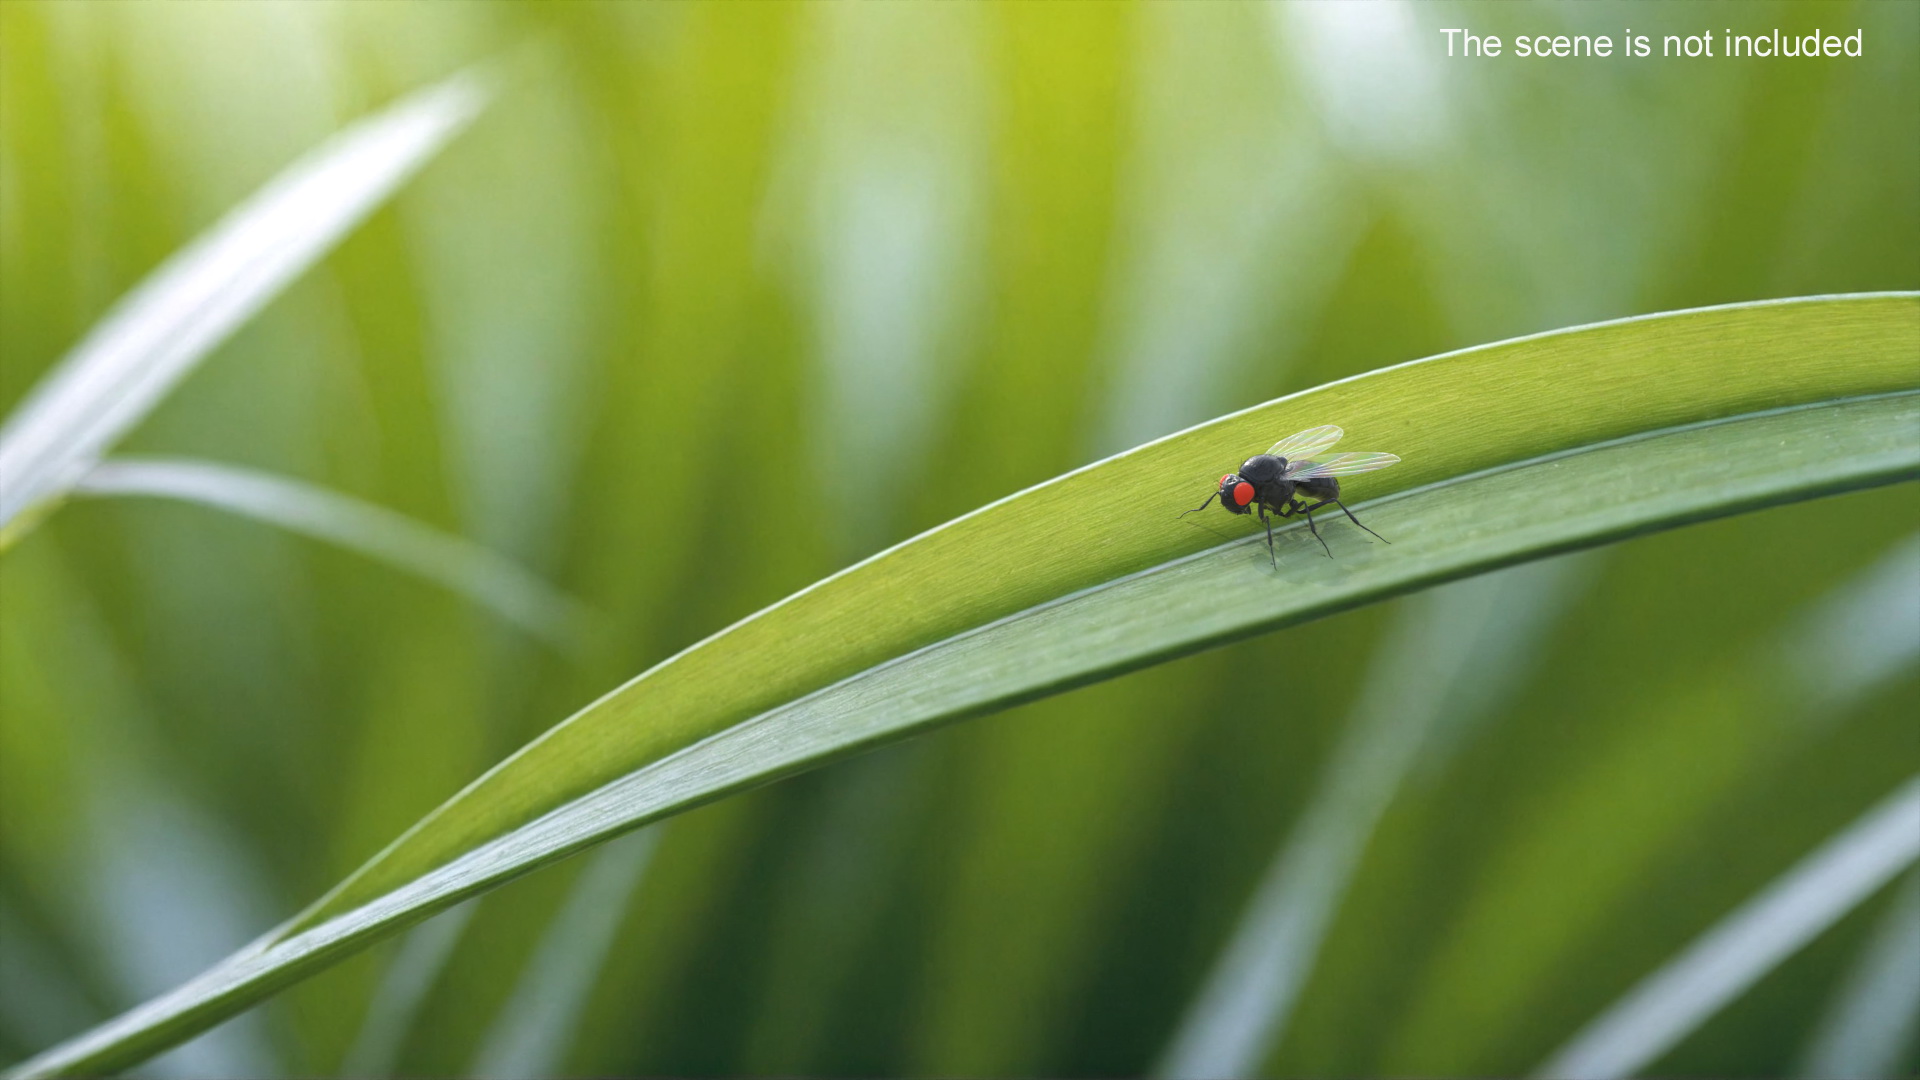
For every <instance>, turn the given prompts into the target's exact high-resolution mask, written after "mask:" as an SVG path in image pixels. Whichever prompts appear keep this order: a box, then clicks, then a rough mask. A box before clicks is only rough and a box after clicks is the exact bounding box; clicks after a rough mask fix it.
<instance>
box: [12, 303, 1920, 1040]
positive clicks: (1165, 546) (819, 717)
mask: <svg viewBox="0 0 1920 1080" xmlns="http://www.w3.org/2000/svg"><path fill="white" fill-rule="evenodd" d="M1916 356H1920V298H1916V297H1915V296H1913V295H1909V294H1898V295H1877V296H1861V297H1832V298H1817V299H1810V300H1801V301H1782V302H1772V303H1762V304H1751V305H1739V306H1734V307H1726V308H1715V309H1706V310H1701V311H1693V312H1683V313H1677V314H1672V315H1665V316H1655V317H1647V318H1641V319H1632V320H1626V321H1622V322H1617V323H1607V324H1601V325H1597V326H1591V327H1583V328H1578V329H1574V330H1569V331H1562V332H1557V333H1553V334H1546V335H1539V336H1536V337H1532V338H1525V339H1520V340H1517V341H1512V342H1504V343H1501V344H1497V345H1492V346H1487V347H1484V348H1479V349H1471V350H1465V351H1462V352H1459V353H1452V354H1447V355H1445V356H1441V357H1436V358H1433V359H1431V360H1426V361H1421V362H1416V363H1411V364H1405V365H1401V366H1399V367H1395V368H1389V369H1385V370H1383V371H1378V372H1373V373H1371V374H1368V375H1365V376H1361V377H1358V378H1354V379H1348V380H1344V381H1342V382H1338V383H1333V384H1330V385H1328V386H1324V387H1319V388H1317V389H1314V390H1310V391H1306V392H1304V393H1301V394H1297V395H1294V396H1292V397H1289V398H1284V399H1281V400H1279V401H1276V402H1272V403H1269V404H1267V405H1263V406H1260V407H1258V408H1255V409H1250V410H1247V411H1245V412H1242V413H1237V414H1234V415H1232V416H1229V417H1225V418H1222V419H1221V420H1218V421H1215V422H1213V423H1210V424H1206V425H1202V426H1201V427H1198V428H1194V429H1192V430H1189V431H1186V432H1182V433H1180V434H1178V435H1175V436H1171V437H1169V438H1166V439H1163V440H1160V441H1158V442H1155V443H1150V444H1148V445H1146V446H1143V447H1140V448H1137V449H1136V450H1133V451H1130V452H1128V453H1126V454H1122V455H1120V456H1118V457H1115V458H1112V459H1109V460H1107V461H1103V462H1100V463H1098V464H1096V465H1093V466H1089V467H1088V468H1085V469H1081V470H1078V471H1076V472H1073V473H1069V474H1067V475H1065V476H1063V477H1060V478H1057V479H1055V480H1053V481H1050V482H1048V483H1046V484H1042V485H1040V486H1038V487H1035V488H1032V489H1030V490H1028V491H1025V492H1021V493H1020V494H1018V495H1015V496H1012V497H1010V498H1007V499H1004V500H1001V501H1000V502H997V503H994V504H992V505H990V506H988V507H985V508H983V509H981V510H979V511H976V512H975V513H973V514H969V515H967V516H965V517H963V518H960V519H957V520H955V521H953V522H950V523H949V524H947V525H945V526H943V527H941V528H939V529H935V530H933V531H931V532H929V533H926V534H924V535H922V536H920V537H917V538H915V539H914V540H911V541H909V542H907V543H905V544H902V545H900V546H899V547H896V548H894V549H891V550H889V551H887V552H883V553H881V554H880V555H878V556H875V557H874V558H872V559H869V560H867V561H866V562H864V563H861V564H860V565H858V566H855V567H853V568H851V569H849V570H847V571H844V572H842V573H840V574H838V575H835V576H834V577H831V578H828V579H826V580H825V581H822V582H820V583H818V584H816V585H815V586H813V587H811V588H809V589H807V590H804V591H802V592H801V593H798V594H795V595H794V596H793V597H790V598H788V599H787V600H785V601H783V602H781V603H780V604H777V605H775V606H773V607H772V608H769V609H767V610H766V611H763V612H761V613H760V614H758V615H756V616H754V617H752V618H749V619H747V620H744V621H742V622H741V623H738V624H736V625H735V626H733V627H731V628H729V629H728V630H726V631H723V632H722V633H720V634H717V635H715V636H714V637H712V638H709V639H708V640H706V641H704V642H702V643H700V644H699V645H697V646H695V647H693V648H691V649H688V650H687V651H685V652H683V653H681V654H680V655H678V656H676V657H674V658H672V659H670V660H668V661H667V662H665V663H663V664H661V665H659V666H657V667H655V668H654V669H652V670H651V671H649V672H647V673H646V674H644V675H642V676H640V677H639V678H637V679H635V680H633V681H632V682H629V683H628V684H626V685H625V686H622V687H620V688H619V689H617V690H615V691H614V692H613V693H611V694H609V695H607V696H606V697H604V698H602V699H601V700H599V701H597V702H595V703H594V704H592V705H590V706H589V707H588V708H586V709H584V710H582V711H581V712H580V713H578V714H576V715H575V716H574V717H573V718H571V719H570V720H568V721H567V722H566V723H563V724H561V725H560V726H558V727H556V728H554V729H553V730H551V731H549V732H548V733H547V734H546V735H544V736H542V737H541V738H540V739H538V740H536V741H535V742H534V743H532V744H530V745H529V746H527V747H526V748H524V749H523V750H521V751H520V752H519V753H517V754H516V755H514V756H513V757H512V758H510V759H508V760H507V761H506V762H504V763H502V764H501V765H500V766H497V767H496V768H495V769H494V770H492V771H491V772H489V773H488V774H487V775H485V776H483V777H481V778H480V779H479V780H477V781H475V782H474V783H473V784H472V785H470V786H469V787H468V788H467V789H466V790H465V791H463V792H462V793H461V794H460V795H458V796H456V797H455V798H454V799H453V800H451V801H449V802H448V803H447V804H445V805H444V806H442V807H441V808H440V809H439V810H437V811H435V812H434V813H433V814H432V815H429V816H428V817H427V818H426V819H424V820H423V821H422V822H421V823H420V824H418V825H417V826H415V827H414V828H413V829H412V830H410V831H409V832H408V833H407V834H406V835H405V836H403V837H401V838H400V839H399V840H398V841H396V842H395V843H394V844H393V845H391V846H390V847H389V848H388V849H387V850H386V851H384V852H382V853H381V854H380V855H379V856H377V857H376V858H375V859H373V860H372V861H371V862H369V863H368V864H367V865H366V866H365V867H363V868H362V869H361V870H360V871H359V872H357V873H356V874H355V875H354V876H353V877H351V878H350V879H348V881H346V882H345V883H343V884H342V885H341V886H340V887H339V888H337V889H335V890H334V891H333V892H332V893H330V894H329V895H328V896H327V897H325V898H323V899H322V900H321V901H320V902H319V903H318V904H316V905H315V906H314V907H313V908H312V909H310V910H309V911H307V912H306V913H304V914H303V915H301V916H300V917H298V918H296V919H295V920H293V921H292V922H290V923H288V924H287V925H286V926H284V927H282V928H281V929H280V930H278V931H276V932H275V933H273V934H271V935H269V936H267V937H265V938H263V939H262V940H261V941H259V942H257V943H256V944H255V945H254V946H252V947H250V948H249V949H247V950H244V951H242V952H241V953H239V954H237V955H235V956H234V957H232V958H230V959H229V960H227V961H225V962H223V963H222V964H220V965H219V966H217V967H215V968H214V969H211V970H209V971H208V972H206V973H205V974H203V975H202V976H200V977H198V978H196V979H195V980H194V981H192V982H191V983H188V984H186V985H184V986H182V987H180V988H179V989H177V990H176V991H174V992H172V993H170V994H168V995H165V996H164V997H161V998H158V999H155V1000H154V1001H151V1002H148V1003H147V1004H145V1005H143V1006H141V1007H140V1008H138V1009H135V1010H133V1011H132V1012H129V1013H127V1014H125V1015H123V1016H121V1017H119V1018H117V1019H115V1020H113V1021H110V1022H109V1023H107V1024H105V1025H103V1026H101V1027H100V1028H97V1029H95V1030H94V1031H92V1032H89V1033H86V1034H84V1035H82V1036H80V1037H78V1038H76V1039H74V1040H72V1041H70V1042H68V1043H66V1044H63V1045H62V1046H60V1047H56V1048H55V1049H53V1050H50V1051H48V1052H47V1053H45V1054H43V1055H41V1056H39V1057H37V1058H35V1059H33V1060H31V1061H28V1062H26V1063H24V1064H23V1065H22V1066H21V1067H20V1069H19V1072H20V1073H21V1074H22V1075H44V1074H55V1073H63V1072H95V1071H99V1070H101V1069H106V1068H113V1067H117V1066H121V1065H125V1064H128V1063H131V1062H133V1061H136V1060H139V1059H140V1058H141V1057H142V1056H144V1055H146V1054H150V1053H152V1052H154V1051H155V1050H157V1049H160V1048H162V1047H164V1046H166V1045H169V1044H170V1043H172V1042H175V1041H178V1040H179V1039H181V1038H184V1037H186V1036H188V1035H190V1034H192V1033H193V1032H194V1031H197V1030H200V1029H202V1028H204V1027H206V1026H208V1025H210V1024H212V1023H214V1022H216V1021H217V1020H219V1019H220V1018H221V1017H224V1016H227V1015H231V1014H232V1013H233V1012H236V1011H238V1010H239V1009H241V1008H244V1007H245V1006H246V1005H247V1004H249V1003H251V1002H253V1001H257V1000H259V999H260V998H261V997H263V996H265V995H266V994H268V993H271V992H272V991H273V990H274V989H276V988H278V987H280V986H284V985H286V984H287V983H289V982H292V981H294V980H296V979H298V978H300V977H302V976H303V975H305V974H307V973H309V972H311V971H312V970H315V969H316V968H318V967H320V966H323V965H324V964H326V963H329V962H331V961H332V960H334V959H337V958H339V957H340V956H342V955H344V954H345V953H347V952H349V951H351V950H353V949H355V948H357V947H360V946H361V945H364V944H365V943H366V942H368V941H371V940H373V939H375V938H377V937H379V936H381V935H383V934H385V933H389V932H392V931H394V930H397V929H399V928H401V927H403V926H405V925H408V924H410V923H412V922H414V921H417V920H418V919H420V918H423V917H425V916H426V915H428V914H431V913H432V912H433V911H435V910H439V909H440V908H443V907H445V906H447V905H449V904H452V903H454V902H457V901H458V900H459V899H461V898H462V897H465V896H468V895H472V894H474V893H477V892H479V891H481V890H484V889H486V888H488V887H491V886H492V885H495V884H498V883H499V882H501V881H504V880H507V879H508V878H511V877H513V876H515V875H518V874H521V873H524V872H526V871H527V870H530V869H532V868H534V867H536V866H539V865H542V864H545V863H547V862H551V861H553V860H555V859H559V858H561V857H564V856H565V855H567V854H569V853H572V852H574V851H577V850H579V849H581V848H584V847H586V846H588V845H591V844H593V843H595V842H597V841H598V840H601V839H604V838H605V837H607V836H609V835H612V834H614V833H617V832H620V831H623V830H625V829H628V828H631V827H633V826H635V825H637V824H641V823H643V822H646V821H650V820H655V819H658V818H662V817H665V816H668V815H670V814H673V813H676V812H679V811H681V810H684V809H687V808H689V807H692V806H695V805H698V804H700V803H703V802H706V801H710V800H712V799H715V798H719V797H721V796H723V795H725V794H728V793H731V792H734V791H738V790H741V789H744V788H747V787H751V786H754V785H757V784H762V783H765V782H767V781H769V780H771V779H775V778H777V777H780V776H784V775H788V774H791V773H793V772H797V771H800V770H802V769H805V768H809V767H812V766H814V765H818V764H821V763H823V762H826V761H829V760H833V759H836V758H840V757H844V756H847V755H850V754H853V753H856V752H858V751H860V750H862V749H865V748H867V747H870V746H873V745H877V744H879V743H883V742H886V741H890V740H895V739H899V738H903V737H905V736H906V735H908V734H911V733H913V732H916V731H920V730H924V729H926V728H928V727H930V726H933V725H935V724H939V723H943V722H949V721H953V720H957V719H961V718H964V717H968V716H974V715H979V714H981V713H984V712H988V711H991V710H994V709H998V708H1003V707H1006V706H1008V705H1011V704H1014V703H1017V702H1020V701H1025V700H1030V699H1033V698H1036V697H1039V696H1043V695H1045V694H1049V693H1054V692H1058V691H1061V690H1064V689H1068V688H1070V687H1073V686H1077V685H1081V684H1084V683H1087V682H1091V681H1094V680H1097V679H1100V678H1103V677H1107V676H1111V675H1114V674H1118V673H1120V672H1124V671H1127V670H1131V669H1134V668H1138V667H1140V666H1143V665H1146V664H1151V663H1155V662H1157V661H1160V660H1165V659H1169V658H1172V657H1175V656H1179V655H1183V654H1186V653H1190V652H1193V651H1196V650H1198V649H1202V648H1206V647H1208V646H1210V645H1214V644H1218V643H1221V642H1225V641H1229V640H1232V639H1235V638H1239V637H1244V636H1248V635H1251V634H1257V633H1260V632H1263V631H1265V630H1270V629H1273V628H1276V627H1279V626H1285V625H1290V624H1294V623H1299V622H1303V621H1307V620H1310V619H1313V618H1316V617H1319V616H1323V615H1327V614H1331V613H1333V612H1337V611H1342V610H1346V609H1349V608H1352V607H1355V606H1358V605H1362V604H1366V603H1370V602H1374V601H1377V600H1381V599H1384V598H1387V597H1390V596H1395V595H1399V594H1401V593H1405V592H1408V591H1410V590H1414V589H1418V588H1422V587H1425V586H1428V585H1432V584H1437V583H1439V582H1443V581H1448V580H1452V579H1455V578H1460V577H1464V576H1468V575H1471V574H1474V573H1478V572H1482V571H1485V570H1490V569H1493V568H1496V567H1500V566H1506V565H1510V564H1514V563H1518V562H1523V561H1526V560H1529V559H1536V558H1541V557H1544V556H1546V555H1551V554H1555V553H1558V552H1562V551H1570V550H1576V549H1579V548H1583V547H1589V546H1593V545H1596V544H1601V543H1605V542H1608V541H1611V540H1617V539H1622V538H1625V537H1629V536H1633V535H1636V534H1639V533H1644V532H1647V531H1650V530H1655V529H1661V528H1668V527H1672V526H1676V525H1681V524H1685V523H1688V522H1693V521H1700V520H1705V519H1708V518H1713V517H1717V516H1723V515H1727V514H1734V513H1739V512H1741V511H1745V510H1751V509H1757V508H1760V507H1764V506H1772V505H1779V504H1783V503H1788V502H1793V501H1796V500H1801V499H1807V498H1812V497H1816V496H1818V495H1820V494H1823V493H1830V492H1837V491H1844V490H1850V489H1854V488H1859V487H1865V486H1870V485H1875V484H1884V483H1890V482H1894V481H1896V480H1901V479H1906V478H1911V477H1914V476H1915V475H1920V393H1917V392H1916V391H1920V370H1916V364H1915V361H1914V358H1915V357H1916ZM1321 423H1338V424H1341V425H1342V426H1344V427H1346V428H1347V430H1348V432H1349V435H1348V443H1347V444H1346V445H1347V446H1349V447H1351V448H1353V449H1363V450H1366V449H1374V450H1390V451H1393V452H1396V453H1399V454H1401V455H1402V456H1403V457H1404V458H1405V459H1406V463H1405V464H1404V465H1402V466H1400V467H1398V468H1396V469H1393V470H1389V471H1387V472H1384V473H1378V474H1373V475H1370V476H1368V477H1364V478H1361V479H1359V480H1358V481H1356V482H1355V483H1354V484H1353V485H1352V488H1353V490H1352V494H1353V496H1354V498H1355V500H1356V509H1357V510H1358V511H1359V512H1360V514H1361V515H1362V517H1363V518H1364V519H1365V520H1366V521H1367V523H1368V524H1369V525H1371V526H1372V527H1373V528H1375V529H1377V530H1378V531H1379V532H1381V533H1382V534H1384V535H1385V536H1387V537H1388V538H1390V539H1392V540H1393V541H1394V542H1393V543H1392V544H1391V545H1390V546H1389V545H1385V544H1379V543H1368V542H1365V541H1366V537H1364V535H1362V534H1359V533H1358V531H1357V530H1354V529H1352V527H1351V526H1348V525H1344V524H1342V525H1341V526H1330V527H1329V528H1328V529H1327V530H1326V531H1327V532H1328V534H1329V540H1330V542H1331V543H1332V544H1333V545H1334V549H1335V553H1336V554H1337V555H1338V556H1339V558H1337V559H1326V558H1323V557H1321V555H1320V554H1319V549H1318V547H1317V546H1316V545H1312V543H1311V541H1310V540H1308V539H1307V538H1306V537H1305V536H1304V534H1302V533H1301V532H1300V530H1298V529H1297V528H1295V529H1290V530H1287V531H1286V532H1284V533H1283V535H1282V538H1283V544H1284V552H1285V554H1284V557H1283V559H1282V561H1281V565H1280V567H1279V569H1278V570H1277V571H1276V570H1274V569H1272V568H1270V567H1269V565H1268V561H1267V556H1266V551H1265V547H1264V543H1263V542H1256V541H1255V539H1254V538H1253V537H1252V536H1244V537H1242V538H1241V539H1239V540H1236V541H1233V542H1230V543H1227V544H1224V545H1221V544H1219V543H1218V539H1219V538H1218V536H1217V535H1215V534H1212V533H1209V532H1208V531H1207V530H1204V529H1200V528H1196V527H1195V526H1194V525H1193V524H1192V520H1193V519H1187V520H1185V521H1182V520H1181V519H1179V518H1178V517H1177V514H1178V512H1179V511H1180V510H1182V509H1185V508H1187V507H1189V506H1191V505H1193V504H1194V503H1196V502H1198V501H1199V496H1200V495H1203V494H1205V492H1206V491H1207V490H1208V486H1209V485H1210V483H1211V481H1212V478H1213V477H1215V476H1217V475H1219V473H1220V472H1222V471H1224V470H1225V469H1227V468H1231V467H1232V466H1234V465H1235V464H1237V462H1238V460H1239V459H1240V458H1241V457H1244V456H1245V455H1246V454H1248V453H1251V452H1256V451H1258V450H1260V449H1262V448H1264V447H1265V446H1267V445H1268V444H1270V443H1271V442H1272V441H1273V440H1274V438H1276V437H1278V436H1279V435H1283V434H1286V433H1288V432H1291V431H1295V430H1300V429H1303V428H1306V427H1311V426H1314V425H1316V424H1321ZM1218 517H1219V518H1221V519H1223V520H1219V521H1216V522H1215V523H1214V524H1215V527H1217V528H1223V527H1227V522H1225V521H1224V518H1225V515H1218ZM1242 528H1243V529H1244V526H1242Z"/></svg>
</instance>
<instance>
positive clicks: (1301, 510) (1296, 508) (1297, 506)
mask: <svg viewBox="0 0 1920 1080" xmlns="http://www.w3.org/2000/svg"><path fill="white" fill-rule="evenodd" d="M1325 505H1326V501H1325V500H1321V501H1320V502H1317V503H1314V504H1313V505H1312V506H1308V505H1307V504H1306V503H1303V502H1301V501H1300V500H1299V499H1295V500H1293V503H1292V505H1291V507H1290V509H1291V510H1292V511H1293V512H1294V513H1296V514H1305V515H1306V516H1307V531H1308V532H1310V533H1312V534H1313V538H1314V539H1315V540H1318V541H1320V550H1322V551H1324V552H1326V553H1327V558H1329V559H1331V558H1333V549H1332V548H1330V547H1328V546H1327V538H1326V537H1324V536H1321V535H1320V530H1319V529H1316V528H1314V525H1313V512H1314V511H1315V510H1316V509H1318V508H1319V507H1322V506H1325Z"/></svg>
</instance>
